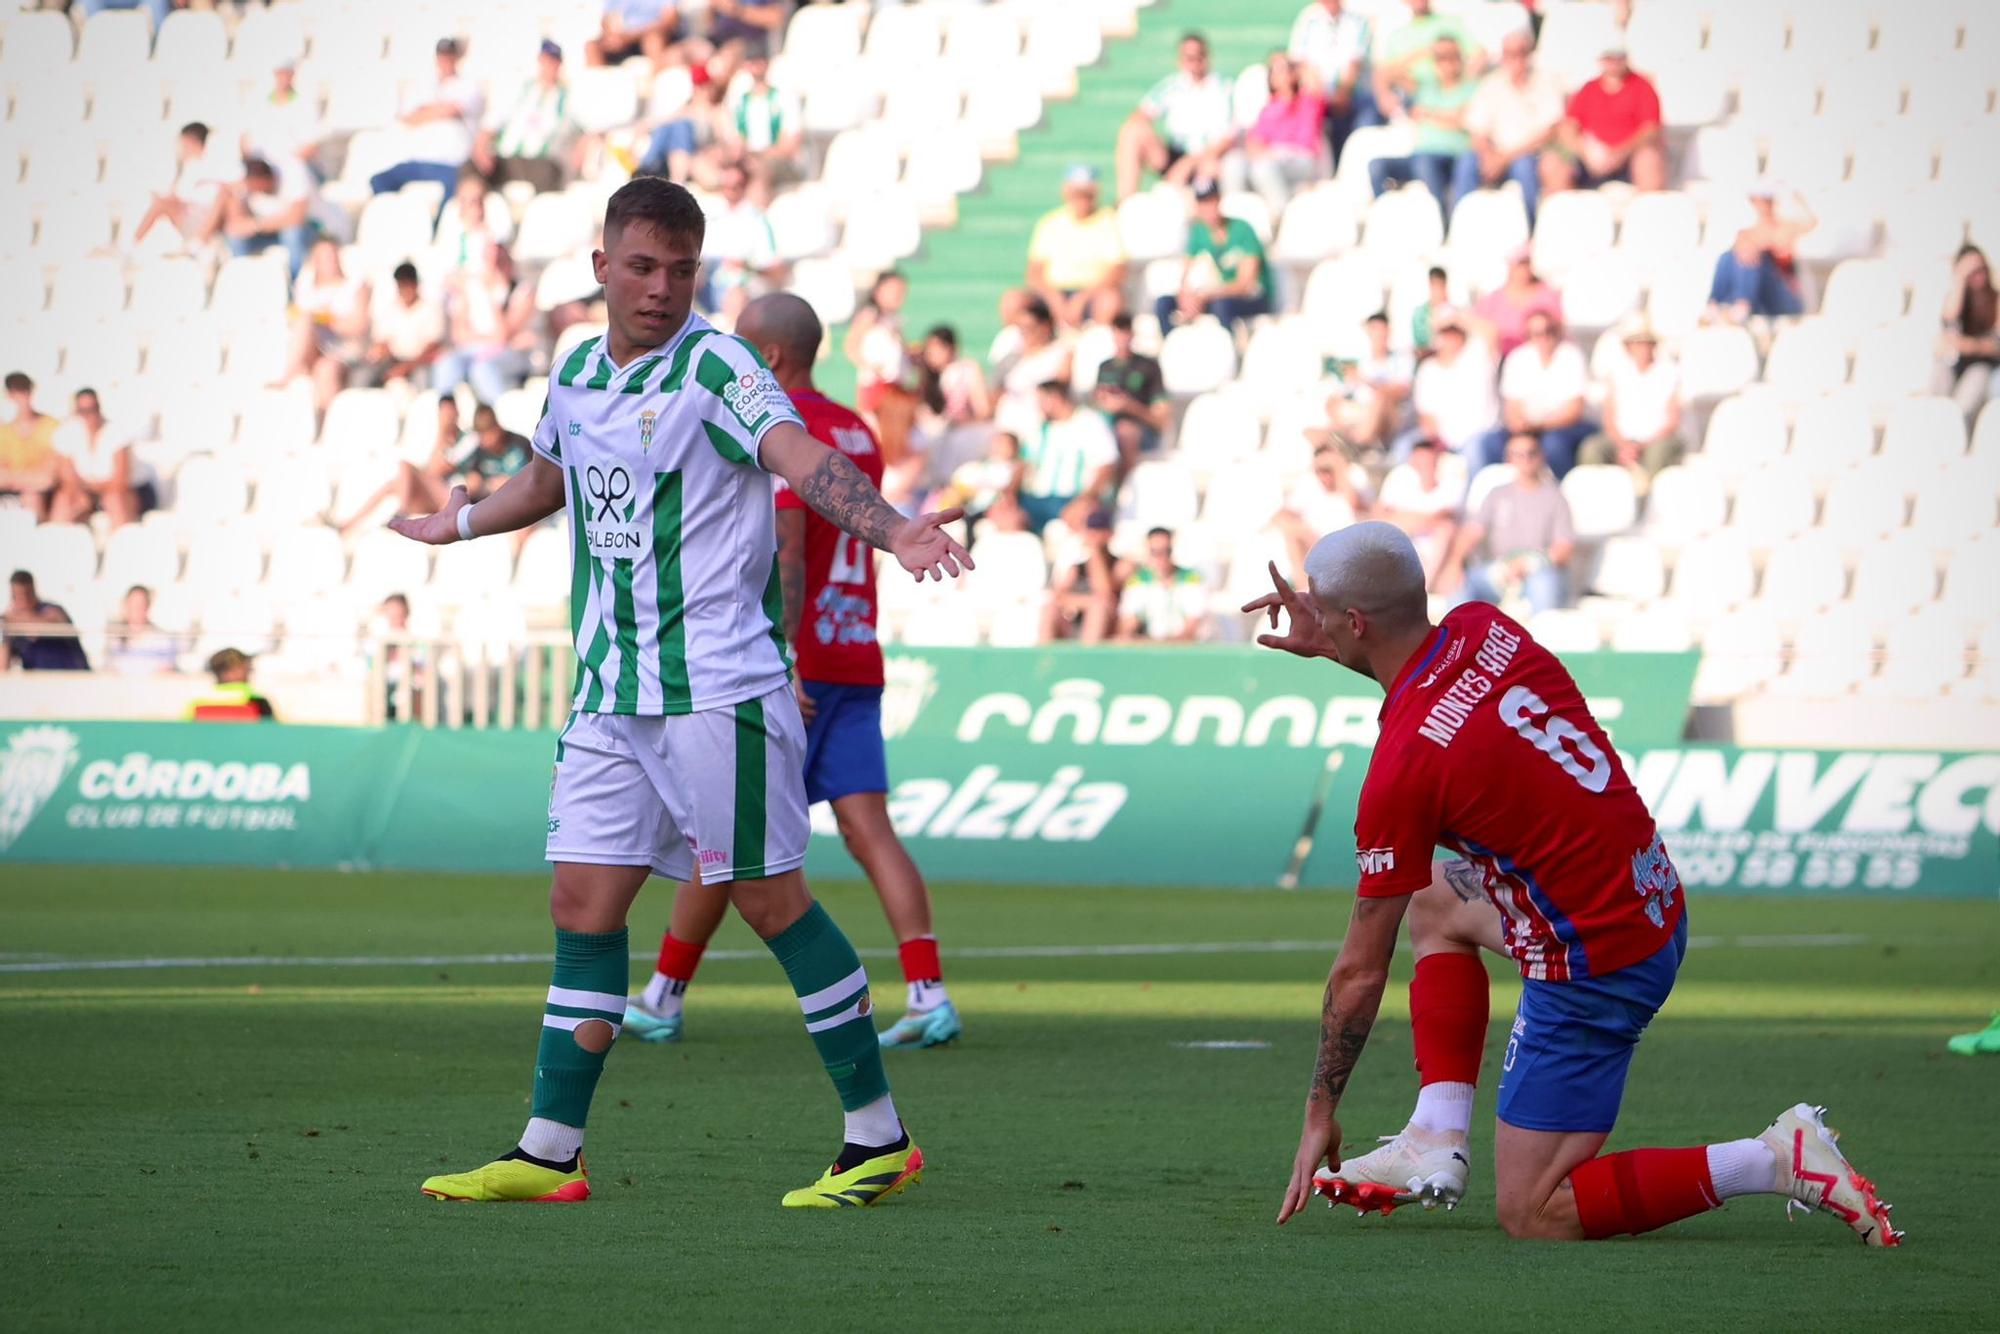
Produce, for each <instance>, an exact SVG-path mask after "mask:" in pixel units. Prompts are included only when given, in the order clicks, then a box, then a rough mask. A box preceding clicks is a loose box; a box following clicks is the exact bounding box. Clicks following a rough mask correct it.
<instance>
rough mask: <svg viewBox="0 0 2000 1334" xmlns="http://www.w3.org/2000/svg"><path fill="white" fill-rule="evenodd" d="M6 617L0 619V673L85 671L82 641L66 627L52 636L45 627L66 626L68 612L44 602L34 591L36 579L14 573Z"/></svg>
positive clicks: (86, 662)
mask: <svg viewBox="0 0 2000 1334" xmlns="http://www.w3.org/2000/svg"><path fill="white" fill-rule="evenodd" d="M7 594H8V598H7V615H6V619H5V620H0V671H5V670H6V669H7V668H9V667H19V668H20V669H21V670H22V671H24V672H87V671H89V670H90V659H89V658H88V657H86V656H85V655H84V652H83V642H82V641H81V640H79V639H78V638H77V637H76V634H75V632H74V631H73V630H71V629H68V628H65V629H64V630H62V631H61V632H60V633H55V634H51V633H49V632H48V631H47V630H44V629H42V628H41V627H44V626H62V627H69V626H70V625H71V624H72V622H71V621H70V619H69V613H68V612H66V611H64V610H63V609H62V608H61V607H59V606H57V605H56V604H55V603H53V602H45V601H43V600H42V595H41V594H40V593H38V592H36V591H35V576H34V575H32V574H29V573H28V572H27V571H26V570H16V571H14V573H13V575H12V576H11V577H10V578H9V579H8V580H7Z"/></svg>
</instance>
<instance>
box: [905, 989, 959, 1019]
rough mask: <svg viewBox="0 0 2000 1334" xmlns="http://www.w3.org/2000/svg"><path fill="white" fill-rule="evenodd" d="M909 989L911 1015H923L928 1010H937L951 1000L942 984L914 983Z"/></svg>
mask: <svg viewBox="0 0 2000 1334" xmlns="http://www.w3.org/2000/svg"><path fill="white" fill-rule="evenodd" d="M909 987H910V1005H909V1010H910V1013H911V1014H923V1013H924V1012H925V1011H927V1010H935V1009H936V1008H937V1007H938V1006H940V1005H942V1004H944V1003H945V1002H946V1001H948V1000H950V999H951V996H950V994H949V993H948V992H946V991H945V989H944V983H942V982H912V983H910V984H909Z"/></svg>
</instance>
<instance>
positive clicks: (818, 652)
mask: <svg viewBox="0 0 2000 1334" xmlns="http://www.w3.org/2000/svg"><path fill="white" fill-rule="evenodd" d="M792 406H793V407H795V408H797V409H798V410H799V417H800V419H801V420H803V421H804V422H805V427H806V434H807V435H810V436H811V437H812V438H813V439H815V440H817V441H819V442H820V443H821V444H823V445H827V446H829V447H830V448H833V449H837V450H839V451H840V452H841V453H842V454H844V455H846V456H847V461H848V462H849V463H852V464H853V465H854V466H855V467H857V468H859V469H861V471H862V474H863V475H864V476H866V477H867V478H868V480H869V481H871V482H873V483H874V484H875V485H876V487H877V488H880V487H881V485H882V448H881V446H880V445H879V444H878V443H877V442H876V440H875V433H874V432H873V431H871V430H869V429H868V423H867V422H865V421H863V420H861V418H860V417H858V416H856V415H855V414H854V413H853V412H852V411H850V410H848V409H847V408H844V407H842V406H841V405H840V404H838V403H836V402H834V401H833V400H832V399H830V398H828V397H826V396H825V395H824V394H820V393H817V392H814V391H813V390H809V389H802V390H800V391H799V392H798V393H796V394H793V395H792ZM771 480H772V482H773V484H774V487H773V489H774V490H775V492H776V494H777V502H778V508H779V509H781V510H787V509H791V510H805V515H806V590H805V599H806V605H805V614H804V615H803V616H802V617H801V618H800V620H799V642H798V643H796V644H794V645H792V651H793V652H794V653H795V654H797V655H798V668H799V675H800V676H801V677H803V678H804V679H805V680H808V681H821V682H824V683H826V684H828V685H845V686H879V685H881V684H882V645H881V644H880V643H879V642H878V641H877V640H876V638H875V550H874V548H873V547H870V546H869V545H868V544H867V543H866V542H863V541H862V540H861V539H860V538H858V537H850V536H848V535H847V534H846V533H843V532H842V531H840V529H838V528H836V527H834V526H833V525H832V524H831V523H828V522H827V521H826V520H825V519H822V518H821V517H820V516H819V515H817V514H815V513H814V512H813V511H812V510H811V509H810V508H808V507H807V505H806V503H805V502H804V501H803V500H800V499H799V498H798V496H797V495H795V494H794V493H793V491H792V489H791V488H790V487H788V486H786V485H785V483H784V479H783V478H780V477H773V478H772V479H771Z"/></svg>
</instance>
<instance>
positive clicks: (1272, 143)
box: [1222, 5, 1326, 218]
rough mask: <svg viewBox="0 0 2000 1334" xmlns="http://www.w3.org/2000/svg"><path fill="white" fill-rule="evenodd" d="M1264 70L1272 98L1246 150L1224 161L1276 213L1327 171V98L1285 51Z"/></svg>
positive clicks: (1235, 180) (1235, 184)
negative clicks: (1312, 84) (1307, 83)
mask: <svg viewBox="0 0 2000 1334" xmlns="http://www.w3.org/2000/svg"><path fill="white" fill-rule="evenodd" d="M1314 8H1319V6H1317V5H1315V6H1314ZM1265 71H1266V73H1265V79H1266V82H1267V84H1268V86H1269V89H1270V99H1269V100H1268V101H1266V102H1265V103H1264V106H1263V109H1262V110H1260V111H1259V112H1258V113H1257V119H1256V122H1255V123H1254V124H1252V125H1251V127H1250V129H1249V131H1248V132H1247V133H1246V134H1245V135H1244V136H1243V147H1242V149H1241V150H1239V151H1237V152H1234V153H1231V154H1230V155H1229V156H1228V157H1226V158H1224V159H1223V163H1222V165H1223V168H1224V172H1225V175H1226V177H1227V179H1228V180H1229V185H1230V188H1231V189H1232V190H1241V189H1243V188H1244V187H1245V186H1246V185H1247V186H1248V187H1249V188H1250V189H1252V190H1255V191H1256V192H1257V193H1258V194H1259V195H1260V196H1262V198H1263V200H1264V202H1265V203H1266V204H1268V205H1270V208H1271V216H1272V217H1274V218H1275V217H1277V216H1278V215H1279V214H1281V213H1283V212H1284V211H1285V204H1286V203H1287V201H1289V200H1290V199H1291V197H1292V195H1293V194H1295V193H1296V192H1297V191H1298V190H1299V189H1300V188H1302V187H1303V186H1305V185H1306V184H1307V183H1308V182H1310V181H1314V180H1317V179H1318V178H1319V177H1320V176H1321V175H1322V174H1324V168H1325V160H1326V143H1325V123H1326V99H1325V98H1324V97H1322V96H1321V95H1320V92H1319V90H1318V89H1317V88H1314V87H1309V86H1307V85H1306V84H1305V83H1303V82H1302V72H1301V70H1300V67H1299V66H1298V65H1297V64H1295V63H1294V62H1293V60H1292V58H1291V57H1290V56H1288V55H1286V54H1285V53H1284V52H1282V51H1273V52H1272V53H1271V57H1270V59H1269V60H1267V61H1266V62H1265Z"/></svg>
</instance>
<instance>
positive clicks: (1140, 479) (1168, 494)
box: [1124, 459, 1200, 530]
mask: <svg viewBox="0 0 2000 1334" xmlns="http://www.w3.org/2000/svg"><path fill="white" fill-rule="evenodd" d="M1124 499H1125V513H1126V514H1127V516H1128V517H1130V518H1132V519H1134V520H1136V521H1137V522H1139V523H1141V524H1144V525H1145V526H1147V527H1149V528H1153V527H1160V528H1172V529H1176V530H1178V529H1181V528H1183V527H1185V526H1187V525H1188V524H1190V523H1192V522H1194V518H1195V511H1196V509H1197V507H1198V506H1199V504H1200V500H1199V498H1198V496H1197V494H1196V488H1195V476H1194V470H1193V469H1192V468H1191V467H1189V466H1188V464H1187V463H1185V462H1183V461H1181V460H1179V459H1146V460H1143V461H1141V462H1140V464H1139V465H1138V466H1137V467H1135V468H1133V469H1132V472H1131V475H1130V476H1129V477H1127V478H1126V479H1125V487H1124Z"/></svg>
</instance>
